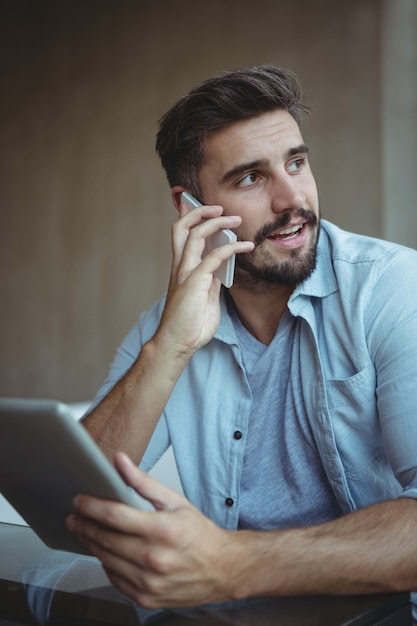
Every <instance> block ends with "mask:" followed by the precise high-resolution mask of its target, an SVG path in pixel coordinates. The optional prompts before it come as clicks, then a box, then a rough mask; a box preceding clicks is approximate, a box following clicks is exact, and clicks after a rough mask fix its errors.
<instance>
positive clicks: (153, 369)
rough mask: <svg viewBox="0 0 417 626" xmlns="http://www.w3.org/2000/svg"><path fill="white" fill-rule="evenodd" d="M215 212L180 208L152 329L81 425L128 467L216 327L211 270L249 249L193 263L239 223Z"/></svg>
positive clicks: (243, 246)
mask: <svg viewBox="0 0 417 626" xmlns="http://www.w3.org/2000/svg"><path fill="white" fill-rule="evenodd" d="M221 213H222V208H221V207H218V206H208V207H201V208H199V209H194V210H192V211H187V209H186V207H185V206H183V207H182V208H181V212H180V219H179V220H178V221H177V222H176V223H175V224H174V226H173V229H172V248H173V260H172V268H171V277H170V283H169V288H168V293H167V299H166V303H165V308H164V312H163V315H162V317H161V321H160V324H159V327H158V329H157V331H156V333H155V335H154V336H153V337H152V338H151V339H150V341H148V342H147V343H145V344H144V346H143V347H142V350H141V351H140V354H139V356H138V357H137V359H136V360H135V361H134V363H133V364H132V366H131V367H130V369H129V370H128V371H127V372H126V373H125V375H124V376H123V377H122V378H121V379H120V380H119V382H118V383H116V385H115V386H114V387H113V389H112V390H111V391H110V392H109V394H108V395H107V396H106V397H105V398H104V399H103V400H102V401H101V402H100V404H99V405H98V406H97V407H96V408H95V409H94V410H93V411H92V412H91V413H90V414H89V415H88V416H87V417H86V418H85V419H84V421H83V424H84V426H85V428H86V429H87V430H88V431H89V432H90V434H91V435H92V436H93V438H94V439H95V440H96V441H97V443H98V444H99V445H100V447H101V448H102V450H103V451H104V452H105V454H106V455H107V456H108V457H109V458H110V459H113V456H114V453H115V451H116V450H124V451H125V452H127V453H128V454H129V456H131V458H132V459H134V460H135V461H136V462H138V461H139V460H140V459H141V458H142V456H143V453H144V451H145V449H146V447H147V444H148V443H149V440H150V438H151V436H152V433H153V431H154V428H155V426H156V423H157V421H158V419H159V418H160V416H161V414H162V413H163V410H164V407H165V405H166V403H167V401H168V398H169V396H170V394H171V392H172V389H173V388H174V386H175V384H176V382H177V380H178V378H179V376H180V375H181V373H182V371H183V370H184V368H185V367H186V365H187V363H188V361H189V360H190V358H191V357H192V355H193V354H194V353H195V352H196V351H197V350H198V349H199V348H200V347H202V346H203V345H205V344H206V343H207V342H208V341H209V340H210V339H211V338H212V337H213V335H214V333H215V331H216V329H217V326H218V323H219V315H220V308H219V293H220V283H219V281H218V280H217V279H216V278H215V277H214V276H213V272H214V271H215V270H216V269H217V268H218V267H219V266H220V264H221V263H222V261H224V260H225V259H226V258H228V257H230V256H231V255H232V254H233V253H239V252H248V251H250V250H251V249H252V248H253V244H252V243H251V242H236V243H233V244H228V245H226V246H223V247H222V248H219V249H217V250H214V251H213V252H212V253H210V254H209V255H207V256H206V257H205V258H204V260H203V261H202V260H201V255H202V252H203V249H204V243H205V238H206V237H207V236H208V235H210V234H212V233H213V232H216V231H217V230H219V229H221V228H235V227H236V226H238V225H239V224H240V221H241V218H239V217H236V216H228V217H227V216H223V215H221Z"/></svg>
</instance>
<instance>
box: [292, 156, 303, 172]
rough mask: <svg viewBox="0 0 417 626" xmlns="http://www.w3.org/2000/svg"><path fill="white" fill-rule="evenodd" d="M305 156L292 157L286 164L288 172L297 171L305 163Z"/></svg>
mask: <svg viewBox="0 0 417 626" xmlns="http://www.w3.org/2000/svg"><path fill="white" fill-rule="evenodd" d="M306 161H307V159H306V157H297V158H296V159H293V160H292V161H291V162H290V163H289V164H288V166H287V170H288V171H289V172H299V171H300V170H301V169H302V168H303V167H304V165H305V164H306Z"/></svg>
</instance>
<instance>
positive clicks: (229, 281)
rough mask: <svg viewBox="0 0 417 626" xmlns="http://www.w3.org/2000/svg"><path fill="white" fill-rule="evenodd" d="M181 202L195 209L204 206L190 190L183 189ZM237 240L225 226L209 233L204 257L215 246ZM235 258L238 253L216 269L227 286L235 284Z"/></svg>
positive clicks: (221, 280)
mask: <svg viewBox="0 0 417 626" xmlns="http://www.w3.org/2000/svg"><path fill="white" fill-rule="evenodd" d="M181 202H183V203H184V204H186V205H187V206H188V207H190V209H195V208H197V207H199V206H202V204H201V202H199V201H198V200H196V198H194V196H192V195H191V194H189V193H188V191H183V192H182V194H181ZM235 241H237V237H236V235H235V233H234V232H233V231H231V230H229V229H228V228H224V229H222V230H219V231H218V232H217V233H214V234H213V235H209V236H208V237H207V238H206V245H205V247H204V252H203V257H205V256H206V254H208V253H209V252H211V250H214V249H215V248H220V247H221V246H224V245H225V244H226V243H233V242H235ZM235 259H236V255H235V254H233V255H232V256H231V257H229V258H228V259H226V261H223V263H222V264H221V265H220V267H219V269H218V270H216V272H215V275H216V276H217V278H218V279H219V280H220V282H221V283H222V284H223V285H224V286H225V287H231V286H232V285H233V275H234V271H235Z"/></svg>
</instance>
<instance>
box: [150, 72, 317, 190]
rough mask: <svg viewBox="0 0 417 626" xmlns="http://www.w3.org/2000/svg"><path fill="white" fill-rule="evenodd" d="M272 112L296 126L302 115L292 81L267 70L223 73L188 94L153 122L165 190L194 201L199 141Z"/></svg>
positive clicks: (298, 92)
mask: <svg viewBox="0 0 417 626" xmlns="http://www.w3.org/2000/svg"><path fill="white" fill-rule="evenodd" d="M276 109H284V110H286V111H288V113H290V115H292V117H293V118H294V119H295V121H296V122H297V124H298V125H300V123H301V120H302V117H303V114H304V113H306V112H307V111H308V108H307V107H306V105H305V104H304V103H303V102H302V91H301V86H300V84H299V82H298V80H297V77H296V76H295V75H294V74H293V73H292V72H290V71H289V70H286V69H282V68H277V67H274V66H272V65H262V66H259V67H253V68H249V69H241V70H236V71H233V72H226V73H224V74H222V75H220V76H216V77H214V78H211V79H209V80H206V81H204V82H203V83H201V84H200V85H198V86H197V87H195V88H194V89H192V91H190V93H189V94H188V95H186V96H184V97H183V98H181V99H180V100H179V101H178V102H177V103H176V104H175V105H174V106H173V107H172V108H171V109H170V110H169V111H168V112H167V113H166V114H165V115H164V116H163V117H162V118H161V119H160V120H159V132H158V134H157V140H156V151H157V153H158V154H159V157H160V159H161V162H162V166H163V168H164V169H165V172H166V175H167V178H168V182H169V185H170V186H171V187H173V186H174V185H182V186H184V187H186V188H187V189H189V190H190V191H191V192H192V193H194V194H195V195H197V196H198V195H199V184H198V172H199V169H200V167H201V165H202V163H203V159H204V141H205V139H206V138H207V137H208V136H209V135H210V134H211V133H214V132H216V131H219V130H221V129H222V128H224V127H225V126H227V125H228V124H231V123H232V122H237V121H239V120H244V119H250V118H253V117H256V116H257V115H261V114H262V113H267V112H269V111H274V110H276Z"/></svg>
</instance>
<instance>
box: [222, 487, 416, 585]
mask: <svg viewBox="0 0 417 626" xmlns="http://www.w3.org/2000/svg"><path fill="white" fill-rule="evenodd" d="M233 545H234V551H233V555H234V559H233V560H232V562H233V563H234V565H235V569H236V573H237V574H236V575H237V580H236V588H235V589H234V591H233V595H234V596H236V597H249V596H265V595H306V594H318V595H325V594H360V593H379V592H389V591H400V590H403V591H404V590H407V591H409V590H411V589H417V503H416V502H414V501H413V500H409V499H401V500H397V501H389V502H385V503H381V504H377V505H373V506H370V507H368V508H366V509H362V510H360V511H357V512H355V513H352V514H349V515H346V516H344V517H342V518H340V519H338V520H335V521H333V522H329V523H325V524H321V525H318V526H310V527H306V528H299V529H292V530H285V531H272V532H250V531H248V532H246V531H244V532H242V531H237V532H236V533H235V541H234V542H233Z"/></svg>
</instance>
